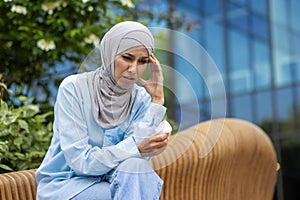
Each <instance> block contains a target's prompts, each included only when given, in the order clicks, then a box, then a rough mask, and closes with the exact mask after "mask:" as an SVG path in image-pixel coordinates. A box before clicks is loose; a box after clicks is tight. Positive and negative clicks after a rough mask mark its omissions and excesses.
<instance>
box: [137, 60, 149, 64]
mask: <svg viewBox="0 0 300 200" xmlns="http://www.w3.org/2000/svg"><path fill="white" fill-rule="evenodd" d="M139 62H140V63H141V64H146V63H147V62H148V60H140V61H139Z"/></svg>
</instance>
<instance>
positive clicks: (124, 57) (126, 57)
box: [122, 56, 131, 60]
mask: <svg viewBox="0 0 300 200" xmlns="http://www.w3.org/2000/svg"><path fill="white" fill-rule="evenodd" d="M122 57H123V59H125V60H131V58H130V57H129V56H122Z"/></svg>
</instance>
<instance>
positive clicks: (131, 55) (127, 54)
mask: <svg viewBox="0 0 300 200" xmlns="http://www.w3.org/2000/svg"><path fill="white" fill-rule="evenodd" d="M125 55H126V56H129V57H132V58H134V57H135V56H134V55H133V54H131V53H125Z"/></svg>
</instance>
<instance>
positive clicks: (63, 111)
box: [55, 81, 140, 175]
mask: <svg viewBox="0 0 300 200" xmlns="http://www.w3.org/2000/svg"><path fill="white" fill-rule="evenodd" d="M79 96H80V94H79V92H78V91H77V90H76V87H75V83H74V82H72V81H64V82H63V83H62V84H61V86H60V89H59V92H58V97H57V103H56V105H55V124H56V126H57V127H56V128H57V129H56V130H57V131H58V134H59V140H60V146H61V149H62V151H63V154H64V157H65V160H66V162H67V164H68V165H69V166H70V167H71V168H72V169H73V170H74V171H75V172H76V173H77V174H81V175H102V174H105V173H106V172H108V171H110V170H111V169H112V168H115V167H116V166H117V165H118V164H119V163H120V162H122V161H123V160H125V159H127V158H130V157H139V156H140V154H139V153H138V150H137V147H136V145H135V143H134V141H133V138H132V137H128V138H126V139H125V140H123V141H122V142H120V143H119V144H118V145H116V146H109V147H103V148H100V146H95V145H94V146H92V145H91V144H89V128H88V126H87V123H86V119H85V118H84V114H83V105H82V104H83V103H84V102H81V101H80V98H79ZM99 132H100V129H99ZM99 134H100V133H99Z"/></svg>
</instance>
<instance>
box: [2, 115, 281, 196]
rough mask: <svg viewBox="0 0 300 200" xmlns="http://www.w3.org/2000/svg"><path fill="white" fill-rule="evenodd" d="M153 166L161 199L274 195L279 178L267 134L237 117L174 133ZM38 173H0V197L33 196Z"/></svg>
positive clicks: (152, 161) (213, 121)
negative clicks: (159, 184)
mask: <svg viewBox="0 0 300 200" xmlns="http://www.w3.org/2000/svg"><path fill="white" fill-rule="evenodd" d="M201 147H202V148H201ZM210 147H213V148H212V149H210ZM151 165H152V166H153V168H154V169H155V170H156V172H157V173H158V174H159V176H160V177H161V178H162V179H163V180H164V186H163V190H162V195H161V200H169V199H170V200H171V199H172V200H241V199H243V200H248V199H249V200H262V199H263V200H271V199H272V198H273V194H274V189H275V184H276V177H277V171H276V165H277V160H276V154H275V150H274V148H273V145H272V143H271V141H270V139H269V138H268V136H267V135H266V133H265V132H263V131H262V130H261V129H260V128H259V127H257V126H255V125H254V124H252V123H249V122H246V121H242V120H237V119H224V120H223V119H219V120H212V121H208V122H204V123H200V124H198V125H196V126H194V127H191V128H189V129H187V130H185V131H182V132H180V133H178V134H176V135H172V136H171V137H170V142H169V145H168V147H167V149H166V150H165V151H164V152H163V153H162V154H160V155H159V156H156V157H154V158H153V159H152V160H151ZM34 172H35V170H34V169H32V170H25V171H20V172H12V173H6V174H0V200H34V199H35V195H36V182H35V176H34Z"/></svg>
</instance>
